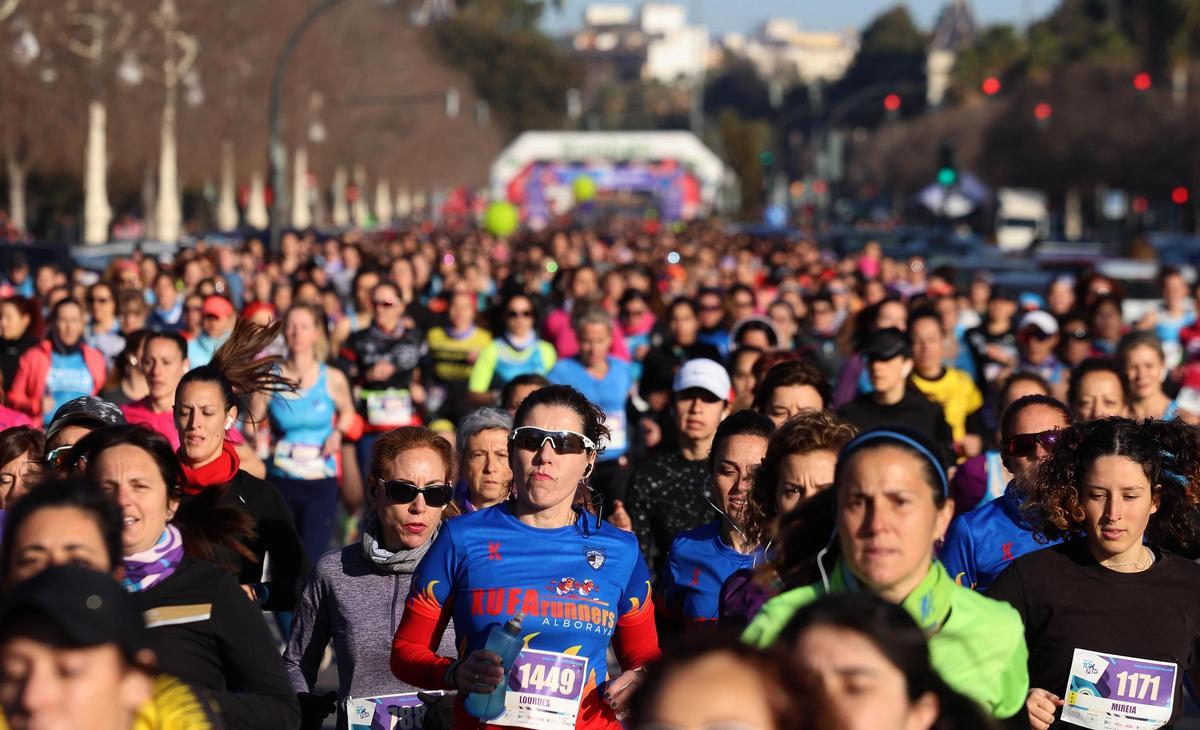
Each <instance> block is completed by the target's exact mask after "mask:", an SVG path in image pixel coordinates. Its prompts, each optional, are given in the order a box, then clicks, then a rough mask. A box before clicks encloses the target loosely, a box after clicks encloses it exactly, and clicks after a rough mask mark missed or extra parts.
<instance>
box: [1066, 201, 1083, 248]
mask: <svg viewBox="0 0 1200 730" xmlns="http://www.w3.org/2000/svg"><path fill="white" fill-rule="evenodd" d="M1063 235H1065V236H1066V238H1067V240H1068V241H1078V240H1079V239H1081V238H1083V196H1082V194H1081V193H1080V192H1079V188H1067V200H1066V205H1065V206H1064V210H1063Z"/></svg>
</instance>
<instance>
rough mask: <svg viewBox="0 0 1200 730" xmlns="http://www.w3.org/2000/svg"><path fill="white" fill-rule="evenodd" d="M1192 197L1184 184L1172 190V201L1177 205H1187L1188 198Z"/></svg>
mask: <svg viewBox="0 0 1200 730" xmlns="http://www.w3.org/2000/svg"><path fill="white" fill-rule="evenodd" d="M1190 197H1191V195H1189V194H1188V189H1187V188H1185V187H1184V186H1182V185H1180V186H1178V187H1177V188H1175V189H1174V190H1172V191H1171V202H1172V203H1174V204H1175V205H1187V202H1188V198H1190Z"/></svg>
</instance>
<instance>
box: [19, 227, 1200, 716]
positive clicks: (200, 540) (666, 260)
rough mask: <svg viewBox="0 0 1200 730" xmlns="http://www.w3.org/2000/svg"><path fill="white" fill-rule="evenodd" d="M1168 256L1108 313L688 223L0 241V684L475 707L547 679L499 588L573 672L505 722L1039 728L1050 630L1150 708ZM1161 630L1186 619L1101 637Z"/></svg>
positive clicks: (1168, 406) (1194, 301)
mask: <svg viewBox="0 0 1200 730" xmlns="http://www.w3.org/2000/svg"><path fill="white" fill-rule="evenodd" d="M1195 284H1196V283H1195V282H1189V281H1188V280H1187V278H1186V276H1185V274H1184V273H1183V272H1181V271H1178V270H1174V269H1170V268H1163V269H1162V270H1161V271H1160V273H1159V280H1158V286H1159V293H1160V298H1159V299H1158V300H1156V301H1152V302H1143V303H1141V306H1140V307H1138V308H1131V306H1130V304H1131V303H1130V302H1127V301H1126V300H1125V296H1124V291H1123V287H1122V283H1121V282H1119V281H1115V280H1113V279H1111V278H1109V277H1106V276H1104V275H1102V274H1098V273H1095V272H1090V271H1080V272H1078V273H1077V274H1076V275H1072V276H1062V277H1059V278H1055V279H1054V280H1053V281H1052V282H1051V283H1050V284H1049V286H1048V287H1047V288H1046V289H1045V290H1040V291H1022V290H1013V289H1010V288H1008V287H1006V286H1003V285H1002V284H999V283H997V280H996V277H995V275H994V274H993V273H992V272H989V271H987V270H973V269H970V268H968V267H955V266H948V265H941V266H931V265H930V264H929V262H927V261H926V260H924V259H923V258H921V257H910V258H903V259H897V258H893V257H891V256H889V255H887V253H886V252H885V250H884V249H883V248H882V247H881V246H880V245H879V244H878V243H874V242H871V243H868V244H866V246H865V247H864V248H863V249H862V250H860V251H856V252H854V253H851V254H847V255H844V256H838V255H835V254H834V253H833V252H831V251H828V250H822V248H821V247H820V246H819V245H818V244H817V243H816V242H815V241H814V240H810V239H805V238H800V239H790V238H781V237H758V236H752V235H748V234H742V233H730V232H727V231H725V230H723V229H721V228H719V227H717V226H715V225H708V224H697V225H695V226H691V227H686V228H682V227H681V228H679V229H662V230H655V231H652V232H645V231H637V232H631V233H629V234H628V235H600V234H598V233H596V232H593V231H589V230H580V229H570V230H562V231H553V232H548V233H545V234H539V235H531V236H527V237H519V238H512V239H505V238H497V237H493V236H491V235H489V234H487V233H485V232H474V231H470V232H451V231H445V230H441V229H437V228H433V227H425V228H417V229H413V230H408V231H402V232H400V233H397V234H386V235H382V234H381V235H376V234H372V235H369V236H364V235H358V234H347V235H344V236H326V235H322V234H319V233H316V232H313V231H295V232H287V233H285V234H284V235H283V236H282V239H281V241H280V245H279V248H278V250H277V251H272V250H269V248H268V247H267V246H266V245H265V243H264V242H263V241H262V240H261V239H257V238H251V239H249V240H246V241H238V242H230V241H201V242H199V243H197V244H196V245H195V246H194V247H191V248H184V249H181V250H180V251H179V252H178V253H177V254H175V255H174V256H172V257H169V258H166V257H164V258H155V257H152V256H149V255H144V254H142V253H134V254H133V255H132V256H131V257H128V258H119V259H115V260H113V261H112V262H111V263H110V264H108V266H107V267H106V268H105V270H103V271H92V270H88V269H86V268H82V267H63V266H61V265H59V264H56V263H38V264H31V263H30V262H29V261H28V260H26V259H24V258H22V257H21V256H19V255H18V256H16V257H15V258H14V259H13V264H12V265H11V266H10V267H9V270H8V271H7V272H5V277H4V281H3V282H2V283H0V297H2V299H0V378H2V383H3V388H2V392H3V404H2V405H0V429H3V430H0V509H2V510H3V511H2V512H0V516H2V517H3V519H4V522H0V525H3V528H4V533H3V546H2V547H3V553H2V556H0V559H2V561H3V562H2V569H0V575H2V577H3V583H2V590H3V592H4V593H5V600H4V602H3V604H0V627H2V628H0V670H2V674H0V707H2V708H3V710H4V713H5V717H6V718H7V720H8V722H9V724H10V725H12V726H13V727H78V726H80V725H79V724H78V723H79V722H82V720H80V719H79V718H82V717H88V718H90V722H91V723H92V724H91V725H90V726H93V727H104V728H110V727H111V728H126V727H146V728H149V727H164V728H165V727H188V728H200V727H226V726H227V727H246V728H266V727H281V728H283V727H288V728H291V727H320V726H321V724H322V723H323V722H325V721H326V720H327V718H333V719H332V720H331V721H335V722H337V724H338V727H341V728H347V727H357V726H358V725H356V724H355V722H354V716H353V714H352V713H353V712H356V711H359V709H361V706H360V705H355V704H354V702H355V700H356V698H384V697H390V698H401V700H395V702H396V703H398V704H393V705H387V707H390V708H391V710H389V711H392V710H394V711H395V712H400V711H401V710H405V711H407V712H409V713H412V712H415V711H416V710H414V709H413V708H419V713H418V715H417V716H416V717H417V720H416V722H417V725H414V726H421V723H424V726H425V727H434V726H437V723H443V725H441V726H445V723H453V724H454V725H455V726H463V727H474V726H476V724H475V723H476V722H477V721H476V720H475V719H474V718H471V717H469V716H467V715H466V711H465V710H464V709H463V705H462V702H461V701H460V702H458V703H457V705H455V703H454V702H453V697H454V695H455V694H457V695H459V696H466V695H469V694H478V693H487V692H491V691H492V690H493V689H494V688H495V687H496V686H499V685H500V684H501V683H502V682H507V683H508V684H509V685H510V692H519V693H522V694H521V696H522V697H524V696H525V694H524V693H529V695H530V696H537V693H538V692H539V691H541V688H540V687H538V686H534V685H537V682H533V683H532V684H530V681H529V679H528V676H527V675H523V676H524V679H522V680H521V682H517V680H516V679H506V677H516V676H517V675H518V674H519V672H517V671H516V670H512V668H511V667H508V666H504V667H502V668H501V667H497V666H495V664H496V663H495V661H494V660H493V659H494V654H491V653H490V652H489V651H487V650H486V649H485V644H486V642H487V637H488V630H489V628H490V627H491V626H492V625H493V624H495V622H496V621H500V622H501V623H503V622H504V621H507V620H510V619H512V617H513V615H514V614H516V613H518V609H519V612H520V613H521V614H522V616H523V617H524V619H525V621H526V624H525V627H526V631H527V632H530V631H532V632H536V633H533V634H532V635H530V636H528V637H527V638H526V640H525V641H526V644H525V647H526V650H530V649H533V650H537V652H540V654H539V656H541V655H542V654H545V655H547V656H553V657H556V658H555V659H554V661H556V662H558V664H555V667H556V669H555V670H554V671H556V672H558V671H560V668H561V667H566V666H569V665H570V663H571V662H572V661H576V660H577V659H578V660H580V661H585V662H586V664H584V665H583V666H585V667H586V669H587V670H588V671H590V672H591V675H590V678H589V679H588V680H587V682H584V681H583V678H582V677H581V679H580V683H579V686H578V687H572V689H571V691H569V692H568V691H567V690H566V689H565V687H566V685H565V684H564V685H563V687H564V688H563V689H562V692H560V695H562V696H563V697H567V699H569V700H571V701H572V702H573V703H574V704H573V705H571V708H573V709H569V710H563V711H562V712H565V713H566V714H565V715H564V714H562V712H559V711H558V710H556V711H555V712H559V714H553V713H550V714H548V715H546V716H544V717H543V716H536V715H537V711H534V715H535V716H536V717H534V718H533V719H529V718H527V717H524V716H520V715H519V713H516V712H515V711H510V712H509V713H507V714H505V715H504V716H503V718H501V720H500V721H498V724H502V725H507V726H516V727H529V728H545V727H560V726H561V727H570V726H572V725H574V726H576V727H597V728H599V727H617V726H619V725H620V724H621V723H624V724H625V725H627V726H632V727H654V728H661V727H672V728H673V727H718V726H719V727H726V726H728V727H754V728H773V727H778V728H784V727H787V728H802V727H803V728H807V727H813V728H817V727H822V728H823V727H831V728H840V727H850V728H858V727H863V728H865V727H897V728H900V727H904V728H933V727H937V728H977V727H989V726H992V725H993V724H995V726H997V727H1000V726H1002V724H1003V723H1010V724H1011V726H1014V727H1034V728H1045V727H1050V726H1051V725H1052V724H1054V723H1056V722H1060V721H1061V718H1062V716H1063V715H1062V713H1063V712H1065V710H1063V709H1062V708H1063V706H1064V700H1063V698H1064V697H1066V696H1067V693H1066V685H1064V681H1065V680H1066V679H1067V677H1068V675H1069V674H1070V672H1071V666H1072V664H1071V663H1072V660H1073V658H1072V655H1071V652H1072V650H1075V649H1084V648H1086V649H1089V650H1092V651H1099V652H1109V653H1111V654H1113V655H1118V654H1119V655H1121V656H1131V657H1141V658H1145V659H1148V660H1155V661H1161V660H1163V659H1164V658H1171V661H1173V662H1175V664H1173V665H1172V666H1175V665H1178V669H1179V670H1180V671H1179V672H1178V676H1176V677H1173V678H1172V680H1171V681H1172V682H1173V686H1174V687H1175V700H1174V702H1173V704H1171V705H1168V707H1167V709H1166V712H1167V714H1166V715H1165V716H1164V718H1163V720H1164V722H1166V721H1168V720H1170V721H1175V720H1177V719H1178V716H1179V713H1180V712H1181V710H1182V705H1183V702H1182V695H1181V693H1180V687H1181V686H1182V685H1181V682H1182V677H1183V674H1185V671H1184V670H1186V669H1187V668H1189V662H1190V659H1188V658H1187V657H1190V656H1191V651H1190V646H1191V642H1192V641H1194V640H1195V639H1198V638H1200V631H1197V629H1196V626H1200V623H1193V622H1192V620H1191V618H1190V617H1191V616H1192V615H1193V614H1195V613H1196V612H1197V611H1200V602H1196V601H1195V599H1196V598H1197V596H1195V595H1192V594H1193V593H1194V590H1195V589H1194V588H1193V587H1192V586H1194V585H1197V583H1195V578H1196V577H1197V576H1196V575H1195V574H1194V573H1195V571H1193V570H1192V568H1193V567H1194V564H1192V563H1191V562H1190V560H1189V559H1190V558H1195V557H1197V555H1200V553H1197V552H1196V542H1197V541H1196V537H1197V533H1198V526H1200V519H1198V515H1200V513H1198V510H1200V486H1198V482H1197V480H1198V479H1200V462H1197V459H1198V458H1200V456H1198V455H1200V438H1198V437H1197V435H1196V433H1195V431H1194V429H1193V425H1194V424H1197V423H1200V365H1198V364H1197V363H1200V359H1198V357H1200V323H1198V322H1197V318H1196V314H1197V313H1200V287H1197V286H1195ZM1133 311H1136V316H1127V312H1133ZM1064 444H1065V445H1066V446H1064ZM1105 460H1107V461H1105ZM1114 460H1115V461H1114ZM1126 462H1128V463H1126ZM1130 465H1132V466H1130ZM1102 467H1103V468H1102ZM567 528H570V529H569V530H567ZM536 530H542V531H543V532H531V531H536ZM564 530H567V532H564ZM502 546H503V547H502ZM502 556H503V557H502ZM1136 576H1140V577H1136ZM1139 580H1141V581H1142V582H1141V583H1139V582H1137V581H1139ZM1114 590H1119V592H1121V593H1122V595H1124V596H1126V597H1125V598H1122V599H1120V600H1115V599H1114V600H1109V599H1104V601H1102V603H1104V604H1105V609H1104V610H1102V611H1099V615H1087V616H1076V615H1074V614H1073V613H1072V611H1073V610H1074V607H1076V606H1077V605H1078V603H1079V602H1080V601H1086V600H1088V598H1089V597H1092V596H1099V595H1102V594H1105V595H1107V593H1108V592H1110V591H1114ZM493 593H495V595H494V596H493V595H492V594H493ZM985 593H986V595H985ZM460 594H461V595H460ZM564 597H565V598H564ZM456 598H457V600H456ZM568 599H569V600H568ZM1098 600H1099V599H1098ZM560 604H562V605H560ZM568 604H569V605H568ZM584 604H586V605H587V606H588V607H589V608H588V610H587V611H585V610H584V609H583V608H578V607H577V606H581V605H584ZM597 606H604V607H606V609H605V611H606V612H610V613H611V614H612V615H611V617H609V616H608V615H607V613H606V612H602V611H601V610H600V609H599V608H597ZM264 612H266V613H268V614H269V619H268V620H263V618H262V617H261V615H262V614H263V613H264ZM555 612H558V613H555ZM562 612H566V613H562ZM1152 616H1164V617H1167V616H1185V617H1189V618H1188V619H1187V620H1186V621H1183V622H1182V623H1183V624H1184V625H1182V626H1180V625H1178V624H1179V622H1174V621H1173V622H1167V623H1169V624H1170V626H1164V627H1163V628H1162V629H1156V630H1154V631H1147V632H1145V633H1144V634H1142V635H1140V636H1138V635H1135V634H1137V632H1134V631H1131V630H1128V629H1114V628H1112V626H1111V625H1109V623H1106V622H1119V621H1120V620H1135V619H1136V620H1137V621H1144V619H1145V618H1148V617H1152ZM1197 618H1200V617H1197ZM535 619H536V622H535ZM519 623H520V622H519V621H518V625H519ZM1113 625H1115V623H1114V624H1113ZM534 626H547V627H553V628H545V629H539V628H532V627H534ZM580 633H582V634H587V636H588V638H586V639H578V637H577V636H576V635H577V634H580ZM539 634H540V635H541V636H540V638H538V639H536V640H534V638H533V637H534V636H538V635H539ZM739 635H740V637H741V638H740V640H739V638H738V637H739ZM577 639H578V640H577ZM610 644H611V646H610ZM1068 644H1070V645H1069V646H1068ZM535 653H536V652H535ZM522 656H524V654H523V655H522ZM564 657H567V658H564ZM580 657H582V659H579V658H580ZM331 661H334V662H335V663H336V674H337V680H336V689H334V688H331V687H329V686H326V685H322V679H321V672H322V671H323V670H324V669H326V668H328V667H329V666H330V662H331ZM530 661H532V660H530ZM68 665H69V666H78V667H83V669H79V670H78V671H67V669H64V667H68ZM521 666H524V667H525V668H526V669H528V667H529V666H530V665H529V664H525V665H521ZM539 667H540V665H539ZM618 668H619V670H618ZM510 670H511V671H512V672H513V673H512V674H511V675H508V674H506V672H508V671H510ZM561 671H563V672H566V671H568V670H566V669H561ZM535 676H537V675H535ZM555 676H559V675H557V674H556V675H555ZM562 676H564V677H565V676H566V675H565V674H563V675H562ZM1176 680H1178V681H1176ZM539 681H540V680H539ZM69 691H70V692H79V693H80V694H68V692H69ZM427 691H428V692H432V694H427V693H426V692H427ZM39 692H40V693H41V694H39ZM418 692H420V693H421V694H420V696H419V697H418V694H417V693H418ZM1143 694H1144V693H1143ZM66 697H71V698H72V699H70V700H69V701H66V700H64V699H62V698H66ZM572 698H573V699H572ZM561 699H562V697H558V699H557V700H556V701H558V700H561ZM381 702H382V700H381ZM406 703H407V704H406ZM384 706H385V705H384V704H379V707H384ZM556 707H557V706H556ZM80 712H84V714H82V715H81V714H78V713H80ZM547 712H548V711H547ZM1056 713H1059V714H1058V715H1056ZM551 715H553V719H547V718H548V717H550V716H551ZM101 716H103V717H102V718H101V719H100V720H97V719H96V718H97V717H101ZM55 718H57V719H55ZM360 719H361V717H360ZM54 722H61V723H64V724H60V725H56V724H53V723H54ZM547 723H549V724H547ZM555 723H557V724H555ZM722 723H723V724H722ZM406 726H407V725H406ZM372 727H374V725H372Z"/></svg>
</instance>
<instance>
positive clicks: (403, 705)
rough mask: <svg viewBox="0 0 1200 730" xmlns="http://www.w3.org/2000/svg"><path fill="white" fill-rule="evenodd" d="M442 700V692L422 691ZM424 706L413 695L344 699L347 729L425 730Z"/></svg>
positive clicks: (414, 694) (411, 693)
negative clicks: (348, 727)
mask: <svg viewBox="0 0 1200 730" xmlns="http://www.w3.org/2000/svg"><path fill="white" fill-rule="evenodd" d="M423 694H426V695H434V696H436V697H441V696H442V695H444V694H446V693H445V692H425V693H423ZM425 710H426V707H425V703H424V702H422V701H421V700H420V699H419V698H418V697H417V693H416V692H408V693H405V694H399V695H382V696H380V697H362V698H359V699H354V698H352V697H347V698H346V720H347V721H348V724H349V726H350V730H419V728H422V727H424V722H425Z"/></svg>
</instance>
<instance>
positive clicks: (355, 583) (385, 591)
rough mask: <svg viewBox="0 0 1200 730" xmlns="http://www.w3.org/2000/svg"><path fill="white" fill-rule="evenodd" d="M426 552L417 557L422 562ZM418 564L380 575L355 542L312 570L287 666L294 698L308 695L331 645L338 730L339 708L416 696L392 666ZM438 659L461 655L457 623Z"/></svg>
mask: <svg viewBox="0 0 1200 730" xmlns="http://www.w3.org/2000/svg"><path fill="white" fill-rule="evenodd" d="M426 544H428V543H426ZM414 552H416V551H414ZM424 552H425V551H423V550H422V551H420V556H421V557H423V556H424ZM419 562H420V561H419V559H418V560H413V561H411V564H406V565H404V566H403V568H402V570H401V571H400V572H396V573H392V572H383V571H382V569H380V568H379V567H378V566H376V565H375V564H374V563H373V562H372V561H371V560H369V559H367V557H366V556H365V555H364V554H363V548H362V545H360V544H359V543H352V544H350V545H347V546H346V547H344V548H342V549H341V550H333V551H331V552H328V553H325V555H323V556H322V557H321V559H320V560H319V561H317V564H316V566H314V567H313V570H312V574H311V575H310V576H309V579H308V585H306V586H305V587H304V591H303V593H302V594H301V596H300V605H299V606H297V607H296V614H295V622H294V623H293V625H292V636H291V639H290V641H288V646H287V650H286V651H285V652H284V654H283V661H284V664H285V666H286V667H287V672H288V677H289V678H290V679H291V681H292V687H293V688H294V689H295V690H296V692H311V691H312V689H313V688H314V687H315V686H316V682H317V673H318V671H319V670H320V666H321V657H322V656H323V655H324V653H325V647H326V646H327V645H328V644H329V642H330V641H331V640H332V641H333V650H334V652H335V654H336V656H337V670H338V720H339V722H338V726H339V727H345V724H344V723H345V720H344V717H345V715H344V709H343V706H342V701H343V700H345V699H346V698H347V697H372V696H375V695H389V694H398V693H401V692H416V691H417V688H416V687H413V686H412V685H408V684H405V683H404V682H401V681H400V680H398V679H396V677H395V676H393V675H392V670H391V668H390V666H389V660H390V658H391V654H392V638H393V637H395V635H396V629H397V628H398V627H399V626H400V617H401V616H403V615H404V599H405V598H407V597H408V587H409V585H410V584H411V583H412V574H413V571H415V570H416V567H417V564H418V563H419ZM438 653H439V654H441V655H442V656H448V657H456V656H458V653H457V649H456V648H455V638H454V627H453V623H451V624H450V625H448V626H447V627H446V631H445V633H444V634H442V643H441V646H439V647H438Z"/></svg>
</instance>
